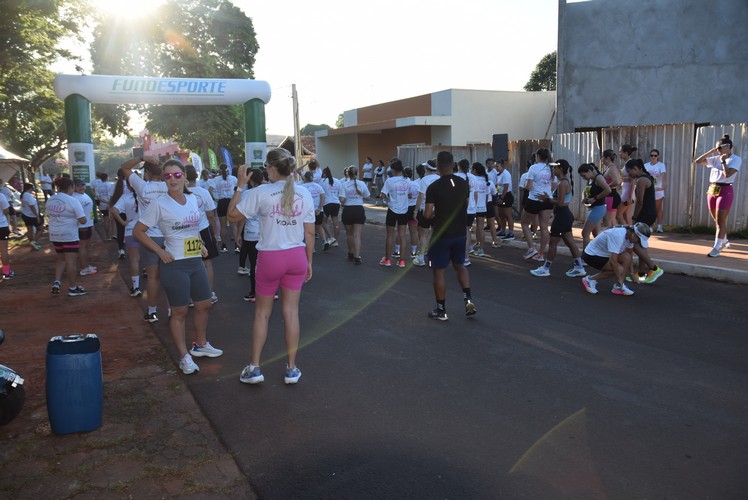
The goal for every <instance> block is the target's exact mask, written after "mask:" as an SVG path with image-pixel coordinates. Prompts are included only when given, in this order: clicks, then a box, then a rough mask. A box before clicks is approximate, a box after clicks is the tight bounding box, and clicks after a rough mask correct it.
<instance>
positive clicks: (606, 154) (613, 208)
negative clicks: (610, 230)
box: [602, 149, 623, 226]
mask: <svg viewBox="0 0 748 500" xmlns="http://www.w3.org/2000/svg"><path fill="white" fill-rule="evenodd" d="M602 164H603V171H602V174H603V177H605V182H607V183H608V186H610V194H609V195H608V196H606V197H605V218H604V220H605V225H606V226H613V225H615V223H616V216H617V215H618V207H619V206H620V205H621V195H620V194H619V191H620V189H621V185H622V183H623V180H622V178H621V171H620V169H619V168H618V165H616V154H615V152H614V151H613V150H612V149H606V150H605V151H603V159H602Z"/></svg>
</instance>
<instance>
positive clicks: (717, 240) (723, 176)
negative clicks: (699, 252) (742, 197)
mask: <svg viewBox="0 0 748 500" xmlns="http://www.w3.org/2000/svg"><path fill="white" fill-rule="evenodd" d="M714 153H717V154H714ZM695 161H696V164H697V165H702V166H704V167H707V168H709V169H711V171H710V172H709V190H708V191H707V203H708V204H709V213H710V214H711V215H712V219H714V222H715V223H716V224H717V230H716V234H715V237H714V248H712V251H711V252H709V253H708V254H707V256H708V257H719V254H720V252H721V251H722V249H723V248H727V247H728V246H729V245H730V242H729V241H727V216H728V215H729V214H730V207H732V198H733V190H732V184H733V182H735V178H736V177H737V176H738V171H740V165H741V163H742V160H741V159H740V157H739V156H738V155H736V154H733V152H732V140H730V136H729V135H727V134H725V135H723V136H722V139H720V140H719V141H717V145H716V146H715V147H714V148H712V149H710V150H709V151H707V152H706V153H704V154H703V155H701V156H699V157H698V158H696V160H695Z"/></svg>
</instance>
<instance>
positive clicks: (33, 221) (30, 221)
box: [21, 214, 41, 227]
mask: <svg viewBox="0 0 748 500" xmlns="http://www.w3.org/2000/svg"><path fill="white" fill-rule="evenodd" d="M21 219H22V220H23V223H24V224H26V227H38V226H41V222H39V219H38V218H37V217H27V216H25V215H23V214H21Z"/></svg>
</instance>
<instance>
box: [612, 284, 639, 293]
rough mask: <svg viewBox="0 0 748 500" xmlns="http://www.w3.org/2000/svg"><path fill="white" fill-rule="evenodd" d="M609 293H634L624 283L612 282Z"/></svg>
mask: <svg viewBox="0 0 748 500" xmlns="http://www.w3.org/2000/svg"><path fill="white" fill-rule="evenodd" d="M611 293H614V294H616V295H634V292H633V291H632V290H631V289H630V288H629V287H627V286H626V284H625V283H624V284H623V285H619V284H618V283H616V284H614V285H613V289H612V290H611Z"/></svg>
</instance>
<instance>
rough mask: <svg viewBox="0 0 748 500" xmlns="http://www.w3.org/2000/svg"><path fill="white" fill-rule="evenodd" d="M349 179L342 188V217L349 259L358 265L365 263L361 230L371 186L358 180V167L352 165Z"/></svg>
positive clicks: (349, 169)
mask: <svg viewBox="0 0 748 500" xmlns="http://www.w3.org/2000/svg"><path fill="white" fill-rule="evenodd" d="M346 175H347V177H348V179H347V180H346V181H344V182H343V184H342V186H341V189H340V204H341V205H343V215H342V216H341V217H340V219H341V221H342V222H343V226H345V237H346V242H347V244H348V260H353V261H354V262H355V263H356V265H357V266H358V265H361V264H363V260H362V259H361V231H363V228H364V224H365V223H366V212H365V211H364V198H368V197H369V196H370V193H369V188H367V187H366V184H364V183H363V182H362V181H360V180H358V169H357V168H356V167H355V166H353V165H351V166H349V167H348V171H347V174H346Z"/></svg>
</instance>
